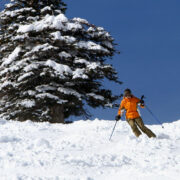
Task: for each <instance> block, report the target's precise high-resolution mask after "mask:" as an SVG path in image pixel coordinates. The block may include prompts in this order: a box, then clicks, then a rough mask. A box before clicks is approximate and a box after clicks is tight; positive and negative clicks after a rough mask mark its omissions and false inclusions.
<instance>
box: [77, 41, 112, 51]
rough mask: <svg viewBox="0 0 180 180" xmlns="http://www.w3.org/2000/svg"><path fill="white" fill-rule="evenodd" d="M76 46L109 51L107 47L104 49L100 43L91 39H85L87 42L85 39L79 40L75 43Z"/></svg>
mask: <svg viewBox="0 0 180 180" xmlns="http://www.w3.org/2000/svg"><path fill="white" fill-rule="evenodd" d="M76 46H77V47H78V48H81V49H88V50H98V51H102V52H106V53H109V51H108V50H107V49H105V48H104V47H102V46H101V45H99V44H96V43H94V42H92V41H87V42H86V41H80V42H78V43H76Z"/></svg>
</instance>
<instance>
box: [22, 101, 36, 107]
mask: <svg viewBox="0 0 180 180" xmlns="http://www.w3.org/2000/svg"><path fill="white" fill-rule="evenodd" d="M19 104H20V105H21V106H23V107H26V108H29V107H33V106H35V104H36V103H35V101H34V100H29V99H24V100H22V101H21V102H20V103H19Z"/></svg>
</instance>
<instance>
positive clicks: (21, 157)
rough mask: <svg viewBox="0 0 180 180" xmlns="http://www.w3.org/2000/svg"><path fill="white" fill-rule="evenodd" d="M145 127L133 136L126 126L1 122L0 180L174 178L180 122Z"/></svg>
mask: <svg viewBox="0 0 180 180" xmlns="http://www.w3.org/2000/svg"><path fill="white" fill-rule="evenodd" d="M163 125H164V129H162V128H161V126H160V125H151V126H148V127H150V129H152V130H153V131H154V132H155V133H156V135H157V138H156V139H149V138H148V137H146V135H144V134H143V135H142V136H141V137H140V138H136V137H135V136H134V135H133V133H132V132H131V129H130V127H129V126H128V124H127V123H126V122H122V121H121V122H118V124H117V127H116V129H115V132H114V135H113V137H112V141H109V136H110V134H111V131H112V128H113V126H114V121H104V120H98V119H96V120H94V121H77V122H75V123H73V124H67V125H63V124H50V123H33V122H31V121H26V122H23V123H22V122H14V121H4V120H0V179H1V180H119V179H122V180H144V179H146V180H179V179H180V133H179V132H180V121H176V122H173V123H165V124H163Z"/></svg>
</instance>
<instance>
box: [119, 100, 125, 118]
mask: <svg viewBox="0 0 180 180" xmlns="http://www.w3.org/2000/svg"><path fill="white" fill-rule="evenodd" d="M122 110H125V108H124V101H123V100H122V101H121V104H120V106H119V110H118V115H121V112H122Z"/></svg>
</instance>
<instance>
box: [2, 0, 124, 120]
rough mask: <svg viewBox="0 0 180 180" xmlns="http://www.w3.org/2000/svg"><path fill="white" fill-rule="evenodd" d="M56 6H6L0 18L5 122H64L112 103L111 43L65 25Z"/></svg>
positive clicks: (97, 31) (47, 1) (87, 29)
mask: <svg viewBox="0 0 180 180" xmlns="http://www.w3.org/2000/svg"><path fill="white" fill-rule="evenodd" d="M65 11H66V4H64V3H63V2H62V1H61V0H29V1H26V0H11V3H9V4H7V5H6V7H5V9H4V10H3V11H2V12H1V13H0V97H1V99H0V114H1V117H3V118H6V119H13V120H19V121H24V120H27V119H30V120H33V121H49V122H61V123H62V122H64V118H68V117H69V116H72V115H74V116H82V115H83V116H86V117H88V116H89V115H90V114H89V113H88V112H87V110H86V109H85V104H87V105H89V106H91V107H94V108H96V107H109V106H112V104H113V102H114V101H115V100H117V98H118V96H116V95H113V94H112V92H111V90H109V89H106V88H104V87H103V80H104V79H108V80H110V81H114V82H116V83H121V82H120V81H119V80H118V77H117V72H116V71H115V69H114V68H113V67H112V65H110V64H106V63H105V61H106V60H107V58H111V57H113V55H114V53H116V50H115V44H114V39H113V38H112V37H111V35H110V34H109V33H108V32H107V31H105V30H104V28H102V27H96V26H95V25H92V24H90V23H89V22H88V21H87V20H85V19H81V18H73V19H68V18H67V17H66V16H65Z"/></svg>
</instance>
